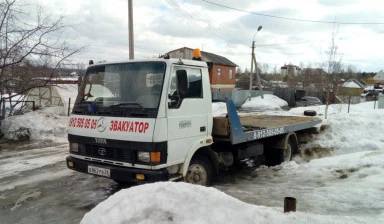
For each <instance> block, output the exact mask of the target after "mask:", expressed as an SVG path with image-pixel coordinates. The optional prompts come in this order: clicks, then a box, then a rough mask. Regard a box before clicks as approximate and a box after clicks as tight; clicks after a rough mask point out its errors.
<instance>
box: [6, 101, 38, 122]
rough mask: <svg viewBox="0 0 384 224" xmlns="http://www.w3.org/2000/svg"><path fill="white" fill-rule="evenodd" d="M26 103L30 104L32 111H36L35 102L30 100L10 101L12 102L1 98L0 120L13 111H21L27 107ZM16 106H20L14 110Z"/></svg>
mask: <svg viewBox="0 0 384 224" xmlns="http://www.w3.org/2000/svg"><path fill="white" fill-rule="evenodd" d="M27 103H32V110H33V111H35V109H36V106H35V105H36V104H35V101H32V100H15V101H12V100H6V99H5V98H2V99H1V102H0V108H1V110H0V115H1V119H3V118H4V117H5V116H7V115H12V114H14V113H15V111H21V110H22V108H23V107H25V106H27V105H28V104H27ZM20 104H21V105H20ZM18 105H20V107H19V108H16V106H18ZM15 108H16V109H15Z"/></svg>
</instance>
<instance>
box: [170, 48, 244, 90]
mask: <svg viewBox="0 0 384 224" xmlns="http://www.w3.org/2000/svg"><path fill="white" fill-rule="evenodd" d="M193 50H194V49H192V48H188V47H183V48H179V49H176V50H173V51H170V52H168V53H166V54H168V55H169V57H170V58H182V59H192V57H193ZM166 54H165V55H166ZM201 57H202V60H203V61H205V62H207V64H208V69H209V80H210V83H211V90H212V91H232V90H233V89H234V88H235V86H236V67H237V65H236V64H235V63H233V62H232V61H230V60H228V59H227V58H225V57H223V56H220V55H217V54H213V53H210V52H206V51H201Z"/></svg>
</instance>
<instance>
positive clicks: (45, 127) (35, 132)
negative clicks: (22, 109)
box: [1, 107, 68, 142]
mask: <svg viewBox="0 0 384 224" xmlns="http://www.w3.org/2000/svg"><path fill="white" fill-rule="evenodd" d="M62 110H63V107H47V108H46V109H44V110H39V111H33V112H29V113H26V114H24V115H21V116H11V117H7V118H6V119H4V120H3V121H2V122H1V131H2V132H3V133H4V138H6V139H9V140H14V141H17V140H38V141H40V140H50V141H54V142H67V125H68V117H66V116H60V115H58V114H61V113H62Z"/></svg>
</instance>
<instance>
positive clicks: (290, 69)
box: [281, 64, 301, 77]
mask: <svg viewBox="0 0 384 224" xmlns="http://www.w3.org/2000/svg"><path fill="white" fill-rule="evenodd" d="M300 73H301V68H300V67H299V66H297V65H291V64H289V65H284V66H282V67H281V75H282V76H291V77H293V76H298V75H300Z"/></svg>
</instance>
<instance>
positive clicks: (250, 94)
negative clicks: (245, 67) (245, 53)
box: [248, 40, 257, 101]
mask: <svg viewBox="0 0 384 224" xmlns="http://www.w3.org/2000/svg"><path fill="white" fill-rule="evenodd" d="M254 57H255V41H254V40H253V41H252V55H251V74H250V76H249V93H248V100H249V101H251V98H252V87H253V61H254V60H253V58H254ZM256 70H257V68H256Z"/></svg>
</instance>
